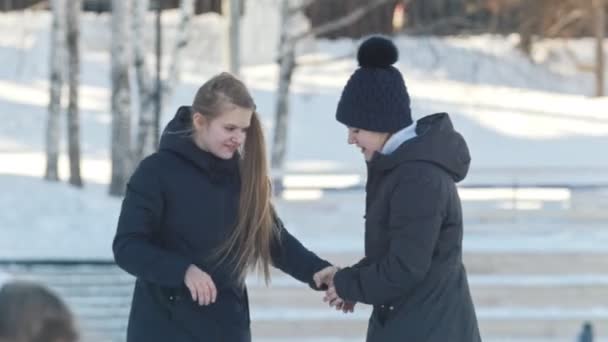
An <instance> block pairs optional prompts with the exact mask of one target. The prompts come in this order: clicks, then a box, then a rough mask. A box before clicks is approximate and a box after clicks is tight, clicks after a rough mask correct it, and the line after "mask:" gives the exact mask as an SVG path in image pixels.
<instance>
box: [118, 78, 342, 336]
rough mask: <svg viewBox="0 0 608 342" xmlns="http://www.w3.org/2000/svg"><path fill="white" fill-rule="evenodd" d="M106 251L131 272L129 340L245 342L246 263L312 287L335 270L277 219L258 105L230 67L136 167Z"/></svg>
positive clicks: (209, 84) (182, 110)
mask: <svg viewBox="0 0 608 342" xmlns="http://www.w3.org/2000/svg"><path fill="white" fill-rule="evenodd" d="M113 250H114V257H115V259H116V262H117V264H118V265H119V266H120V267H122V268H123V269H124V270H126V271H127V272H129V273H131V274H133V275H135V276H136V277H137V281H136V284H135V292H134V294H133V302H132V306H131V314H130V318H129V324H128V329H127V330H128V332H127V341H128V342H155V341H158V342H168V341H171V342H180V341H189V342H190V341H196V342H207V341H209V342H218V341H221V342H249V341H251V331H250V316H249V301H248V297H247V288H246V286H245V277H246V275H247V273H248V271H249V270H253V269H257V270H259V271H260V273H261V274H263V275H264V277H265V279H266V280H269V279H270V267H271V266H275V267H278V268H279V269H281V270H282V271H284V272H286V273H288V274H289V275H291V276H293V277H294V278H296V279H298V280H299V281H301V282H304V283H308V284H309V285H310V286H311V287H315V283H314V281H313V276H314V274H315V273H316V272H319V271H321V270H325V272H328V271H329V270H330V269H333V267H332V266H330V264H329V263H328V262H327V261H325V260H322V259H320V258H319V257H317V256H316V255H315V254H314V253H312V252H310V251H309V250H307V249H306V248H305V247H304V246H302V244H301V243H300V242H299V241H298V240H296V239H295V238H294V237H293V236H292V235H291V234H290V233H289V232H288V231H287V230H286V229H285V227H283V225H282V224H281V221H280V220H279V218H278V217H277V216H276V213H275V211H274V209H273V206H272V203H271V189H270V181H269V174H268V167H267V159H266V146H265V143H264V136H263V131H262V126H261V124H260V119H259V116H258V114H257V112H256V106H255V103H254V101H253V98H252V97H251V95H250V94H249V91H248V90H247V88H246V87H245V85H244V84H243V83H242V82H241V81H240V80H238V79H237V78H235V77H234V76H232V75H230V74H228V73H222V74H219V75H217V76H215V77H213V78H211V79H210V80H208V81H207V82H205V84H203V85H202V86H201V87H200V89H199V90H198V92H197V93H196V95H195V97H194V101H193V103H192V106H184V107H180V108H179V109H178V110H177V113H176V114H175V117H174V118H173V119H172V120H171V121H170V122H169V124H168V125H167V127H166V128H165V129H164V132H163V134H162V137H161V141H160V148H159V151H158V152H156V153H154V154H152V155H151V156H149V157H147V158H146V159H144V160H143V161H142V162H141V163H140V164H139V166H138V167H137V169H136V170H135V173H134V174H133V176H132V177H131V179H130V181H129V183H128V186H127V192H126V196H125V198H124V201H123V204H122V211H121V213H120V218H119V220H118V228H117V232H116V237H115V238H114V244H113ZM286 305H289V304H288V303H286Z"/></svg>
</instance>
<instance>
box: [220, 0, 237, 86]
mask: <svg viewBox="0 0 608 342" xmlns="http://www.w3.org/2000/svg"><path fill="white" fill-rule="evenodd" d="M223 4H224V10H223V12H224V17H225V19H226V21H227V23H228V25H227V26H228V27H227V32H228V34H227V35H228V41H227V42H226V59H227V61H228V70H229V71H230V72H231V73H232V74H234V75H238V74H239V73H240V55H241V51H240V43H241V39H240V38H241V25H240V24H241V0H223Z"/></svg>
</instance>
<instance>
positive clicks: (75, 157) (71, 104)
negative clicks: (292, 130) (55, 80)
mask: <svg viewBox="0 0 608 342" xmlns="http://www.w3.org/2000/svg"><path fill="white" fill-rule="evenodd" d="M67 3H68V7H67V22H66V23H67V25H66V26H67V36H66V38H67V39H66V42H67V48H68V89H69V91H68V92H69V100H68V115H67V117H68V131H67V133H68V155H69V159H70V184H72V185H74V186H77V187H82V185H83V183H82V177H81V175H80V155H81V153H80V114H79V108H78V100H79V99H78V89H79V88H80V44H79V38H80V12H81V8H82V2H81V0H70V1H68V2H67Z"/></svg>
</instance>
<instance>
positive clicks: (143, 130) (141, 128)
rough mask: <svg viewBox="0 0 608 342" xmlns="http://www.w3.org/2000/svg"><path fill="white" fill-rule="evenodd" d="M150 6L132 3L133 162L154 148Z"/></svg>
mask: <svg viewBox="0 0 608 342" xmlns="http://www.w3.org/2000/svg"><path fill="white" fill-rule="evenodd" d="M149 8H150V1H149V0H137V1H135V2H134V3H133V26H132V27H133V48H134V50H133V54H134V56H133V57H134V65H135V75H136V79H137V90H138V97H139V108H138V109H139V120H138V127H137V141H136V149H135V155H134V162H138V161H140V160H142V159H143V158H144V157H145V156H147V155H149V154H151V153H152V152H154V151H155V150H156V146H155V140H156V139H155V137H154V135H155V134H156V130H155V127H154V113H153V109H154V106H153V104H154V91H155V90H154V86H153V84H152V78H151V75H150V72H149V69H148V63H147V62H146V44H145V42H146V37H145V33H144V32H145V26H146V14H147V13H148V9H149Z"/></svg>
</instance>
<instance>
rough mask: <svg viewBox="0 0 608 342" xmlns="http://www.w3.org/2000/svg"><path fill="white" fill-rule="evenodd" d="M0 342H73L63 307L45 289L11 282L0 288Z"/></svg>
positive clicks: (70, 321)
mask: <svg viewBox="0 0 608 342" xmlns="http://www.w3.org/2000/svg"><path fill="white" fill-rule="evenodd" d="M0 341H1V342H76V341H78V333H77V330H76V328H75V324H74V318H73V316H72V313H71V312H70V310H69V309H68V307H67V306H66V304H65V303H64V302H63V301H62V300H61V299H60V298H59V297H58V296H57V295H56V294H54V293H53V292H51V291H50V290H49V289H47V288H46V287H44V286H42V285H40V284H36V283H31V282H24V281H16V280H11V281H8V282H6V283H5V284H4V285H2V287H0Z"/></svg>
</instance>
